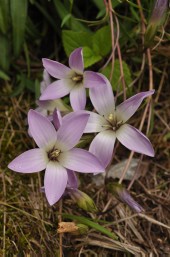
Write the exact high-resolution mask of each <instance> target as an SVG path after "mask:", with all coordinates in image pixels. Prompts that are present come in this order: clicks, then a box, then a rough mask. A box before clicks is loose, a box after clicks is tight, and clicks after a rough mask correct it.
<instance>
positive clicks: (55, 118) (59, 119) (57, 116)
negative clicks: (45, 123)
mask: <svg viewBox="0 0 170 257" xmlns="http://www.w3.org/2000/svg"><path fill="white" fill-rule="evenodd" d="M53 124H54V127H55V128H56V130H58V129H59V127H60V126H61V124H62V117H61V113H60V111H58V110H56V109H55V110H54V112H53Z"/></svg>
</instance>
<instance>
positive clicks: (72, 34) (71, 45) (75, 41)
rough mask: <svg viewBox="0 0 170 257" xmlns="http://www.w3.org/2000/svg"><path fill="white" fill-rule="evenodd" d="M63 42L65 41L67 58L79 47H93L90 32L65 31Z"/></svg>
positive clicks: (63, 32)
mask: <svg viewBox="0 0 170 257" xmlns="http://www.w3.org/2000/svg"><path fill="white" fill-rule="evenodd" d="M62 40H63V46H64V50H65V52H66V54H67V56H69V55H70V53H71V52H72V51H73V50H74V49H76V48H78V47H83V46H89V47H91V45H92V34H91V33H90V32H76V31H72V30H63V31H62Z"/></svg>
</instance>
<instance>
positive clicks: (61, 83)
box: [40, 79, 73, 100]
mask: <svg viewBox="0 0 170 257" xmlns="http://www.w3.org/2000/svg"><path fill="white" fill-rule="evenodd" d="M72 88H73V84H72V82H71V80H70V79H61V80H57V81H54V82H53V83H52V84H50V85H49V86H48V87H47V88H46V89H45V90H44V92H43V93H42V95H41V96H40V100H54V99H57V98H61V97H63V96H65V95H68V94H69V93H70V91H71V89H72Z"/></svg>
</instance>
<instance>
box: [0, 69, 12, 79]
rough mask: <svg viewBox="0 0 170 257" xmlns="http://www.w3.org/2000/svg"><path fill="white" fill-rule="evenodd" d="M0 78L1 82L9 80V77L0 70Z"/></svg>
mask: <svg viewBox="0 0 170 257" xmlns="http://www.w3.org/2000/svg"><path fill="white" fill-rule="evenodd" d="M0 78H1V79H3V80H10V77H9V76H8V75H7V74H6V73H5V72H3V71H2V70H0Z"/></svg>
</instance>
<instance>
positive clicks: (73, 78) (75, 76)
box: [72, 74, 83, 83]
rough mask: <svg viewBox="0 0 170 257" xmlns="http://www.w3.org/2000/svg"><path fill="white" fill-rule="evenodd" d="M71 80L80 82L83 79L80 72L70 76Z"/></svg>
mask: <svg viewBox="0 0 170 257" xmlns="http://www.w3.org/2000/svg"><path fill="white" fill-rule="evenodd" d="M72 80H73V81H74V82H76V83H79V82H82V80H83V76H82V75H80V74H75V75H74V76H73V77H72Z"/></svg>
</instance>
